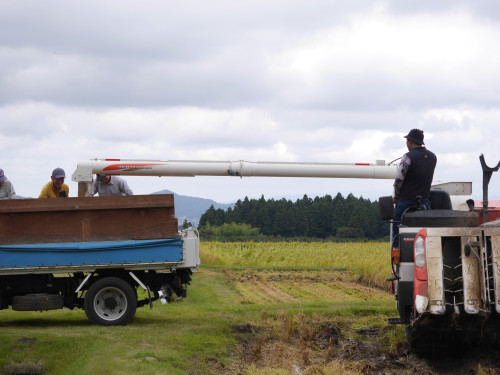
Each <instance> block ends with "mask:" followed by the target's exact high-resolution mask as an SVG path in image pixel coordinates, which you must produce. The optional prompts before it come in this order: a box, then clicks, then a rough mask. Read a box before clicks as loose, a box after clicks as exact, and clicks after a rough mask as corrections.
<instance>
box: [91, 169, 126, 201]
mask: <svg viewBox="0 0 500 375" xmlns="http://www.w3.org/2000/svg"><path fill="white" fill-rule="evenodd" d="M97 193H99V196H100V197H103V196H111V195H134V193H133V192H132V190H131V189H130V188H129V187H128V184H127V181H125V180H124V179H123V178H120V177H118V176H112V175H110V174H107V175H104V176H103V175H97V177H96V180H95V181H94V194H97Z"/></svg>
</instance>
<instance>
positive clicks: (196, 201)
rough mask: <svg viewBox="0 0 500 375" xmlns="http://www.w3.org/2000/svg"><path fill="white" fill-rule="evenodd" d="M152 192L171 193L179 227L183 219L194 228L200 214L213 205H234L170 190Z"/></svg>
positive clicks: (219, 206)
mask: <svg viewBox="0 0 500 375" xmlns="http://www.w3.org/2000/svg"><path fill="white" fill-rule="evenodd" d="M152 194H173V195H174V203H175V216H177V219H178V220H179V228H181V227H182V223H183V222H184V219H186V220H187V221H189V222H190V223H191V224H193V226H194V227H195V228H197V227H198V224H199V222H200V218H201V215H202V214H203V213H205V211H206V210H208V209H209V208H210V206H211V205H213V206H214V207H215V208H216V209H217V208H222V209H223V210H226V209H228V208H229V207H234V203H217V202H216V201H213V200H211V199H206V198H198V197H189V196H187V195H180V194H177V193H174V192H173V191H170V190H161V191H157V192H155V193H152Z"/></svg>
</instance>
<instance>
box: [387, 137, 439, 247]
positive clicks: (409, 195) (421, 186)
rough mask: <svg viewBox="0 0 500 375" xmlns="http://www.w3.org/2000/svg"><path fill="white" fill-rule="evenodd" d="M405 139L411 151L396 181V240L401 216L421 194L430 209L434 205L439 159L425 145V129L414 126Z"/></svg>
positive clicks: (393, 228)
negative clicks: (432, 197) (432, 193)
mask: <svg viewBox="0 0 500 375" xmlns="http://www.w3.org/2000/svg"><path fill="white" fill-rule="evenodd" d="M405 138H406V147H408V152H407V153H406V154H404V155H403V157H402V158H401V163H400V164H399V167H398V173H397V175H396V180H395V181H394V194H393V202H394V203H395V204H396V208H395V209H394V222H393V225H392V239H393V240H394V239H396V237H397V235H398V234H399V224H400V221H401V215H402V214H403V212H404V211H405V210H406V209H407V208H408V207H409V206H413V205H415V204H417V196H421V197H422V202H423V204H424V205H425V207H426V208H427V209H430V208H431V207H430V204H429V192H430V190H431V183H432V178H433V176H434V169H435V168H436V162H437V158H436V155H434V154H433V153H432V152H431V151H429V150H427V149H426V148H425V147H424V132H423V131H422V130H419V129H412V130H411V131H410V132H409V133H408V135H406V136H405Z"/></svg>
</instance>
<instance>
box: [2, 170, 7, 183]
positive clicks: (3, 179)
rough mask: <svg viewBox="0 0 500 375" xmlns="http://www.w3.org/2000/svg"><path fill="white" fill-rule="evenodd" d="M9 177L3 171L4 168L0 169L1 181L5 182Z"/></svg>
mask: <svg viewBox="0 0 500 375" xmlns="http://www.w3.org/2000/svg"><path fill="white" fill-rule="evenodd" d="M6 179H7V177H5V174H4V173H3V169H0V182H4V181H5V180H6Z"/></svg>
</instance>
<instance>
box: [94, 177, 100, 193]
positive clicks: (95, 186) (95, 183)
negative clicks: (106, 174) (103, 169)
mask: <svg viewBox="0 0 500 375" xmlns="http://www.w3.org/2000/svg"><path fill="white" fill-rule="evenodd" d="M98 186H99V181H97V180H94V194H92V195H96V194H97V193H99V188H98ZM99 195H101V194H99Z"/></svg>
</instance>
